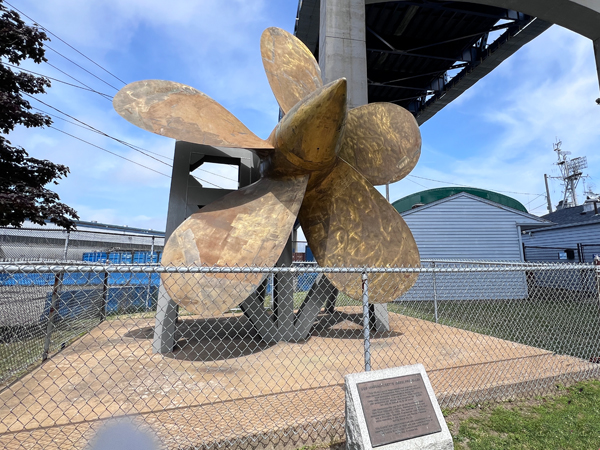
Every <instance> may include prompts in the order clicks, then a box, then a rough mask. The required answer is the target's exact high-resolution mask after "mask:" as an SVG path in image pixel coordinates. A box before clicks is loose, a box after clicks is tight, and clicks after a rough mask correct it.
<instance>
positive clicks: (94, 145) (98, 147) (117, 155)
mask: <svg viewBox="0 0 600 450" xmlns="http://www.w3.org/2000/svg"><path fill="white" fill-rule="evenodd" d="M50 128H52V129H54V130H56V131H59V132H61V133H63V134H66V135H67V136H71V137H72V138H73V139H77V140H78V141H81V142H85V143H86V144H88V145H91V146H92V147H96V148H97V149H100V150H102V151H104V152H107V153H110V154H111V155H115V156H116V157H118V158H121V159H124V160H125V161H129V162H131V163H133V164H137V165H138V166H141V167H143V168H144V169H148V170H151V171H152V172H155V173H158V174H159V175H162V176H164V177H167V178H171V177H170V176H169V175H167V174H165V173H162V172H159V171H158V170H154V169H152V168H151V167H148V166H145V165H143V164H140V163H139V162H136V161H134V160H132V159H129V158H125V157H124V156H121V155H119V154H118V153H115V152H111V151H110V150H107V149H105V148H104V147H100V146H99V145H96V144H92V143H91V142H89V141H86V140H85V139H81V138H80V137H77V136H75V135H73V134H70V133H67V132H66V131H63V130H60V129H58V128H56V127H53V126H52V125H50Z"/></svg>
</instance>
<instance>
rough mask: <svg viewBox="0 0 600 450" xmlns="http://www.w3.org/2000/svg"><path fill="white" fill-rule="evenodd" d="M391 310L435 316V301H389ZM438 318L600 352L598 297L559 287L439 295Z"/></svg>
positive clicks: (562, 349)
mask: <svg viewBox="0 0 600 450" xmlns="http://www.w3.org/2000/svg"><path fill="white" fill-rule="evenodd" d="M388 310H389V311H390V312H395V313H398V314H402V315H406V316H410V317H416V318H419V319H423V320H428V321H434V320H435V316H434V303H433V301H416V302H415V301H412V302H402V303H390V304H388ZM438 323H440V324H442V325H448V326H451V327H456V328H461V329H464V330H468V331H474V332H477V333H481V334H486V335H489V336H494V337H498V338H500V339H506V340H509V341H513V342H519V343H521V344H525V345H531V346H533V347H538V348H543V349H546V350H549V351H552V352H555V353H559V354H566V355H571V356H575V357H579V358H583V359H586V360H588V359H590V358H595V357H599V356H600V308H599V304H598V299H597V298H592V297H589V298H586V297H584V296H581V294H579V295H578V296H577V297H575V296H574V295H573V293H572V292H563V291H560V290H558V289H543V290H541V289H539V290H536V291H532V292H530V296H529V298H527V299H519V300H447V301H439V302H438Z"/></svg>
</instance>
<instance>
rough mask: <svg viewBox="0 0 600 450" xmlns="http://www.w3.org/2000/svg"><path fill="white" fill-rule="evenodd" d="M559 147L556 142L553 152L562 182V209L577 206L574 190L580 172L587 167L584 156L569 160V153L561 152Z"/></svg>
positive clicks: (558, 142) (580, 174)
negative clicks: (556, 158)
mask: <svg viewBox="0 0 600 450" xmlns="http://www.w3.org/2000/svg"><path fill="white" fill-rule="evenodd" d="M561 145H562V142H561V141H557V142H556V143H555V144H554V151H555V152H556V155H557V157H558V162H557V163H556V165H557V166H558V169H559V170H560V177H558V178H559V179H560V180H562V185H563V188H564V194H563V200H562V207H563V208H571V207H573V206H577V193H576V192H575V189H576V188H577V184H578V183H579V180H580V179H581V177H582V175H583V173H582V172H581V171H582V170H583V169H585V168H586V167H587V166H588V165H587V158H586V157H585V156H580V157H578V158H573V159H570V158H569V155H570V154H571V152H567V151H564V150H562V149H561V148H560V146H561Z"/></svg>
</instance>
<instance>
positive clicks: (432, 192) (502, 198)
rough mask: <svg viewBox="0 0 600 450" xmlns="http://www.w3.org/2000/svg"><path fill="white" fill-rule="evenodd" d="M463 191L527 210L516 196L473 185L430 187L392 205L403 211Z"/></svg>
mask: <svg viewBox="0 0 600 450" xmlns="http://www.w3.org/2000/svg"><path fill="white" fill-rule="evenodd" d="M461 192H466V193H467V194H471V195H476V196H477V197H481V198H485V199H486V200H490V201H492V202H496V203H499V204H500V205H504V206H508V207H509V208H512V209H516V210H518V211H523V212H527V209H526V208H525V207H524V206H523V204H522V203H521V202H519V201H517V200H515V199H514V198H511V197H508V196H507V195H503V194H498V193H497V192H492V191H486V190H485V189H478V188H471V187H443V188H437V189H428V190H426V191H421V192H416V193H414V194H411V195H407V196H406V197H403V198H401V199H400V200H396V201H395V202H394V203H392V206H393V207H394V208H396V210H397V211H398V212H399V213H403V212H404V211H408V210H409V209H412V207H413V206H414V205H416V204H419V203H422V204H424V205H427V204H428V203H433V202H435V201H438V200H441V199H443V198H446V197H450V196H452V195H456V194H459V193H461Z"/></svg>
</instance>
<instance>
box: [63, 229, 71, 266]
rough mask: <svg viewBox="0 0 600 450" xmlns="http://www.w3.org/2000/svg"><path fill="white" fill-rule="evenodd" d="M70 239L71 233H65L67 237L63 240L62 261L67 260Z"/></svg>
mask: <svg viewBox="0 0 600 450" xmlns="http://www.w3.org/2000/svg"><path fill="white" fill-rule="evenodd" d="M70 237H71V232H70V231H67V237H66V238H65V249H64V251H63V261H66V260H67V253H68V252H69V238H70Z"/></svg>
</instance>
